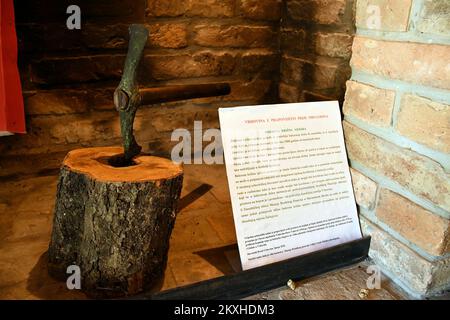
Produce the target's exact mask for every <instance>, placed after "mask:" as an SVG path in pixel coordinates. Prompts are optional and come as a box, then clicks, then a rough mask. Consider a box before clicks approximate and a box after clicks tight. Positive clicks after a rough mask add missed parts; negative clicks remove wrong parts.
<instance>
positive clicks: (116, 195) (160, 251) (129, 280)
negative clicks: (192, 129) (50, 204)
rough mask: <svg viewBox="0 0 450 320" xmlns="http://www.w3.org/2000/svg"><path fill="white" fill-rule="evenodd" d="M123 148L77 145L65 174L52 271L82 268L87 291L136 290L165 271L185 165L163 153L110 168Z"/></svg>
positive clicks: (64, 275) (62, 273)
mask: <svg viewBox="0 0 450 320" xmlns="http://www.w3.org/2000/svg"><path fill="white" fill-rule="evenodd" d="M121 153H123V149H122V148H119V147H98V148H86V149H78V150H73V151H71V152H69V154H68V155H67V156H66V158H65V159H64V162H63V165H62V167H61V171H60V176H59V182H58V188H57V196H56V204H55V212H54V220H53V233H52V238H51V241H50V246H49V273H50V274H51V275H52V276H54V277H56V278H60V279H64V280H65V279H66V278H67V277H68V276H69V275H68V274H67V273H66V271H67V267H68V266H70V265H76V266H79V267H80V271H81V288H82V290H83V291H85V292H86V293H88V294H90V295H91V296H96V297H117V296H125V295H133V294H136V293H138V292H141V291H144V290H146V289H149V288H150V287H151V286H152V284H153V283H154V281H155V280H156V279H157V278H159V277H160V276H161V275H162V274H163V272H164V269H165V265H166V261H167V252H168V248H169V238H170V235H171V232H172V229H173V226H174V223H175V218H176V211H177V204H178V200H179V197H180V193H181V188H182V183H183V169H182V166H181V165H177V164H174V163H173V162H172V161H170V160H168V159H164V158H159V157H153V156H147V155H139V156H137V157H135V158H134V159H133V160H134V164H133V165H131V166H128V167H114V166H112V165H110V164H109V162H108V161H109V159H110V158H111V157H114V156H118V155H120V154H121Z"/></svg>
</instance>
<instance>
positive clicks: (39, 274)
mask: <svg viewBox="0 0 450 320" xmlns="http://www.w3.org/2000/svg"><path fill="white" fill-rule="evenodd" d="M226 181H227V180H226V174H225V168H224V166H220V165H214V166H206V165H187V166H185V178H184V185H183V191H182V199H181V201H180V207H181V210H180V212H179V215H178V217H177V222H176V225H175V228H174V230H173V233H172V238H171V243H170V251H169V260H168V265H167V270H166V273H165V277H164V279H163V280H161V282H160V283H158V284H156V285H155V289H154V290H164V289H168V288H173V287H177V286H182V285H186V284H190V283H194V282H198V281H201V280H206V279H210V278H213V277H218V276H222V275H224V274H230V273H233V272H235V269H237V268H238V264H236V263H235V262H236V261H235V259H234V260H233V259H232V258H231V259H230V256H232V255H233V252H234V254H235V251H233V249H235V247H234V244H235V243H236V238H235V232H234V224H233V218H232V213H231V206H230V199H229V194H228V186H227V183H226ZM56 182H57V176H56V175H49V176H41V177H30V176H28V177H26V178H23V179H20V178H17V177H15V178H14V180H4V181H1V182H0V299H70V298H73V299H84V298H85V296H84V295H83V293H81V292H79V291H69V290H67V289H66V286H65V283H61V282H57V281H55V280H53V279H52V278H50V277H49V276H48V275H47V270H46V251H47V248H48V242H49V239H50V234H51V225H52V210H53V205H54V198H55V191H56ZM366 278H367V274H366V273H365V271H363V270H362V268H358V267H357V266H356V267H354V268H351V269H346V270H343V271H339V272H337V273H332V274H330V275H327V276H325V277H322V278H320V277H319V278H318V279H319V280H317V279H312V280H311V281H309V282H305V283H304V285H301V286H300V287H299V289H297V290H296V291H295V292H294V291H292V290H289V289H286V288H281V289H278V290H274V291H271V292H268V293H264V294H260V295H257V296H254V297H252V298H254V299H265V298H275V299H316V298H337V299H348V298H354V297H357V296H358V291H359V288H360V287H361V286H362V285H364V283H365V279H366ZM384 283H385V284H388V281H387V280H386V281H385V282H384ZM324 288H328V289H325V291H324ZM331 288H334V289H331ZM333 290H334V291H333ZM332 292H334V295H333V294H332ZM393 292H394V291H392V290H391V287H389V290H387V291H386V290H384V291H379V292H378V293H376V294H374V295H373V298H378V299H397V298H399V297H400V295H398V294H397V293H393Z"/></svg>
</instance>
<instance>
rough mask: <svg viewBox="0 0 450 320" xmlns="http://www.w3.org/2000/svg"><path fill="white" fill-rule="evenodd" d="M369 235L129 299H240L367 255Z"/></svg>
mask: <svg viewBox="0 0 450 320" xmlns="http://www.w3.org/2000/svg"><path fill="white" fill-rule="evenodd" d="M370 239H371V238H370V237H364V238H361V239H359V240H355V241H351V242H347V243H344V244H341V245H338V246H334V247H331V248H327V249H323V250H319V251H316V252H312V253H309V254H305V255H302V256H298V257H295V258H291V259H288V260H284V261H280V262H276V263H272V264H269V265H265V266H262V267H258V268H254V269H250V270H246V271H241V272H238V273H235V274H231V275H225V276H222V277H218V278H214V279H210V280H206V281H201V282H197V283H194V284H190V285H187V286H183V287H178V288H173V289H169V290H165V291H161V292H158V293H153V294H142V295H139V296H135V297H133V299H152V300H153V299H155V300H191V299H192V300H194V299H196V300H209V299H218V300H219V299H241V298H245V297H248V296H251V295H254V294H258V293H261V292H264V291H268V290H271V289H275V288H279V287H282V286H285V285H286V283H287V281H288V280H289V279H292V280H295V281H299V280H304V279H306V278H310V277H313V276H317V275H320V274H323V273H326V272H329V271H332V270H336V269H339V268H342V267H346V266H349V265H352V264H355V263H358V262H361V261H363V260H364V259H366V258H367V255H368V253H369V247H370Z"/></svg>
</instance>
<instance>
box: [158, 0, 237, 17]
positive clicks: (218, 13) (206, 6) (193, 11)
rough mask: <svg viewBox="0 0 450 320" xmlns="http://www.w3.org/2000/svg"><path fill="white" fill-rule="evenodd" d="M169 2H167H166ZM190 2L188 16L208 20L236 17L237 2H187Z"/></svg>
mask: <svg viewBox="0 0 450 320" xmlns="http://www.w3.org/2000/svg"><path fill="white" fill-rule="evenodd" d="M164 1H167V0H164ZM185 1H186V2H189V8H188V14H189V15H191V16H202V17H208V18H226V17H227V18H229V17H233V16H234V10H235V0H185Z"/></svg>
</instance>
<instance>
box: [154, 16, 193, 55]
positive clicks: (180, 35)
mask: <svg viewBox="0 0 450 320" xmlns="http://www.w3.org/2000/svg"><path fill="white" fill-rule="evenodd" d="M148 29H149V34H150V35H149V38H150V46H152V47H159V48H173V49H177V48H184V47H187V45H188V42H187V34H188V32H187V25H186V24H184V23H167V22H164V23H157V24H152V25H149V26H148Z"/></svg>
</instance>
